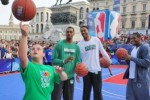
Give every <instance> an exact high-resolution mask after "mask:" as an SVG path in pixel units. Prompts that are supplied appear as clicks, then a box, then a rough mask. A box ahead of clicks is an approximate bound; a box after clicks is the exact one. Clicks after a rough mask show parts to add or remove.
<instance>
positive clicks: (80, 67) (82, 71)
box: [75, 63, 88, 77]
mask: <svg viewBox="0 0 150 100" xmlns="http://www.w3.org/2000/svg"><path fill="white" fill-rule="evenodd" d="M75 72H76V74H77V75H78V76H80V77H84V76H86V75H87V74H88V70H87V68H86V65H85V64H83V63H79V64H77V66H76V67H75Z"/></svg>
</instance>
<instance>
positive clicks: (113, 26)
mask: <svg viewBox="0 0 150 100" xmlns="http://www.w3.org/2000/svg"><path fill="white" fill-rule="evenodd" d="M119 22H120V15H119V13H116V12H114V11H111V12H110V17H109V30H108V38H110V39H112V38H114V37H115V35H116V34H118V31H119Z"/></svg>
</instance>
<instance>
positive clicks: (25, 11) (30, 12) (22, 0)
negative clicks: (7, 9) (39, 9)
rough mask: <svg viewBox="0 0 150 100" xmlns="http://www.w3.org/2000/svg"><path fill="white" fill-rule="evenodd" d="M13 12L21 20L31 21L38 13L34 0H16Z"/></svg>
mask: <svg viewBox="0 0 150 100" xmlns="http://www.w3.org/2000/svg"><path fill="white" fill-rule="evenodd" d="M12 13H13V15H14V16H15V17H16V18H17V19H18V20H20V21H30V20H31V19H33V18H34V16H35V15H36V6H35V4H34V2H33V1H32V0H15V1H14V2H13V4H12Z"/></svg>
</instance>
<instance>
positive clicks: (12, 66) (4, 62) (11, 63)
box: [0, 58, 20, 72]
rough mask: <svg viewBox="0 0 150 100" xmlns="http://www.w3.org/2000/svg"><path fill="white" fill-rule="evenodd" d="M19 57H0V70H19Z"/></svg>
mask: <svg viewBox="0 0 150 100" xmlns="http://www.w3.org/2000/svg"><path fill="white" fill-rule="evenodd" d="M19 63H20V61H19V59H18V58H14V59H1V60H0V72H11V71H18V70H19Z"/></svg>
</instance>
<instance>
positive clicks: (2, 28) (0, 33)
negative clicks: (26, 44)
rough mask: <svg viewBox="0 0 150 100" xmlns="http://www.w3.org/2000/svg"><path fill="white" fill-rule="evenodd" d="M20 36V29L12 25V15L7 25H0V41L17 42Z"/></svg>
mask: <svg viewBox="0 0 150 100" xmlns="http://www.w3.org/2000/svg"><path fill="white" fill-rule="evenodd" d="M20 35H21V34H20V27H19V25H15V24H14V21H13V15H12V14H11V15H10V19H9V25H0V39H5V40H13V39H15V40H19V37H20Z"/></svg>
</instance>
